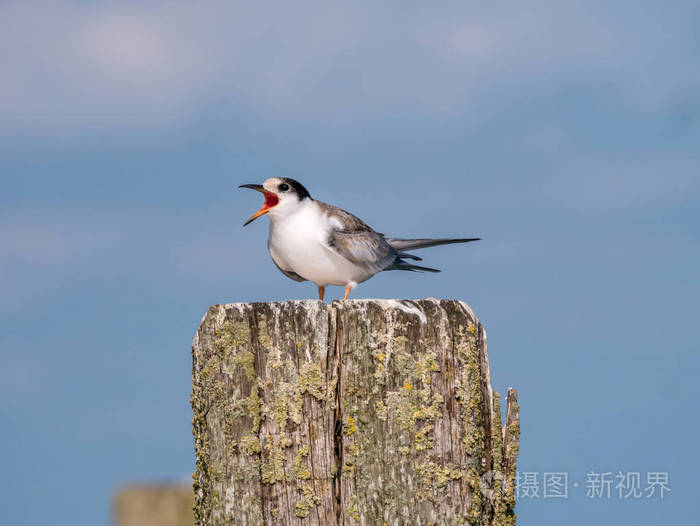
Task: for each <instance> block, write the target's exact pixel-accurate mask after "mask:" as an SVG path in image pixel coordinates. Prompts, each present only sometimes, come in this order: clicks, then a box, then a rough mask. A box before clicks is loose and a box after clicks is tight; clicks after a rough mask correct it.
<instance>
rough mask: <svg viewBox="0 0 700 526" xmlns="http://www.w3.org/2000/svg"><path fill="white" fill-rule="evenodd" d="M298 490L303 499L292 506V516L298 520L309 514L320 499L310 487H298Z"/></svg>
mask: <svg viewBox="0 0 700 526" xmlns="http://www.w3.org/2000/svg"><path fill="white" fill-rule="evenodd" d="M299 489H300V490H301V492H302V496H303V498H302V500H300V501H298V502H297V503H296V504H295V505H294V514H295V515H296V516H297V517H299V518H300V519H303V518H305V517H307V516H308V515H309V513H311V510H313V509H314V507H315V506H318V504H319V503H320V502H321V499H320V497H319V496H318V495H316V493H314V490H313V488H312V487H311V486H308V485H303V486H300V487H299Z"/></svg>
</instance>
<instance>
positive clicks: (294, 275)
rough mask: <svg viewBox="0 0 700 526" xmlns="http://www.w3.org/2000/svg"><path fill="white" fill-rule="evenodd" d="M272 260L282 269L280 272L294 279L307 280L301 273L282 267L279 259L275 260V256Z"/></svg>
mask: <svg viewBox="0 0 700 526" xmlns="http://www.w3.org/2000/svg"><path fill="white" fill-rule="evenodd" d="M272 262H273V263H274V264H275V266H276V267H277V268H278V269H280V272H281V273H282V274H284V275H285V276H287V277H288V278H289V279H293V280H294V281H299V282H301V281H306V279H304V278H302V277H301V276H300V275H299V274H297V273H296V272H292V271H291V270H284V269H283V268H282V267H280V266H279V265H278V264H277V261H275V258H272Z"/></svg>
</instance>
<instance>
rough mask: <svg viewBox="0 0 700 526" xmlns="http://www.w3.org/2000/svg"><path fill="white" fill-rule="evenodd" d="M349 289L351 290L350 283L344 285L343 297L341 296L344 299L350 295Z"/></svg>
mask: <svg viewBox="0 0 700 526" xmlns="http://www.w3.org/2000/svg"><path fill="white" fill-rule="evenodd" d="M351 290H352V287H351V286H350V285H345V297H344V298H343V299H344V300H346V299H348V296H349V295H350V291H351Z"/></svg>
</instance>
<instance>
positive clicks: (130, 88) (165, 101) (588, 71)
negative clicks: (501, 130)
mask: <svg viewBox="0 0 700 526" xmlns="http://www.w3.org/2000/svg"><path fill="white" fill-rule="evenodd" d="M615 17H616V14H615V13H613V12H610V13H607V14H606V10H605V9H603V8H602V7H601V6H598V8H596V7H595V6H593V5H591V4H590V3H585V5H584V4H581V5H579V6H577V5H576V4H574V3H567V5H566V10H564V9H563V7H561V6H560V5H559V3H557V2H551V1H541V2H534V3H528V4H527V5H524V4H517V3H514V4H512V5H510V6H508V7H507V8H505V7H498V8H496V7H489V6H481V7H474V6H473V5H472V4H454V5H452V6H450V7H449V9H448V8H445V9H440V8H436V7H434V6H430V7H428V6H423V7H421V6H412V7H407V6H405V5H403V6H402V8H401V9H390V8H388V7H382V6H377V5H376V4H374V3H346V4H343V5H340V4H327V3H323V2H294V3H278V4H276V5H274V6H271V5H267V4H266V5H262V4H250V3H234V4H231V3H228V2H219V1H212V2H207V3H204V4H202V3H198V4H196V5H195V4H188V3H171V2H150V3H136V2H133V3H121V4H118V5H115V4H110V3H100V4H85V3H82V2H66V1H63V2H60V1H59V2H18V3H3V6H2V7H0V20H2V22H1V24H2V31H0V49H1V50H2V51H0V67H1V68H2V71H3V78H4V81H3V83H2V86H0V118H1V119H2V121H3V122H4V123H5V124H4V128H5V129H4V130H3V134H5V135H11V134H13V133H14V134H16V133H20V134H23V135H25V136H28V137H41V136H43V137H58V138H66V137H76V136H77V137H82V136H85V135H90V134H95V133H98V134H100V133H120V132H126V134H125V135H129V134H134V133H137V134H143V133H148V132H153V131H157V130H159V129H167V128H169V127H173V126H184V125H186V124H187V123H188V121H189V119H191V118H192V116H193V115H196V113H197V112H198V111H199V110H201V109H202V108H206V107H210V106H212V105H215V106H217V107H218V108H219V109H220V111H229V112H236V111H239V110H243V109H244V110H245V111H248V112H250V111H252V112H260V113H261V114H263V115H265V116H267V117H270V118H282V119H284V118H295V119H301V120H316V121H319V120H320V121H326V122H337V121H339V120H358V119H362V118H365V119H369V118H378V117H379V116H381V115H382V114H386V113H388V112H389V113H391V112H397V111H406V110H409V109H410V110H409V111H410V112H413V113H416V112H417V113H421V112H425V113H426V114H429V115H431V116H433V117H437V118H441V115H449V114H452V113H454V112H459V111H463V110H464V109H465V108H469V107H471V106H473V105H474V104H476V103H478V101H479V100H480V97H483V96H485V95H488V94H491V92H492V90H494V89H498V90H499V91H501V92H503V93H504V94H506V98H507V93H509V92H510V90H512V92H516V93H517V91H519V90H523V89H532V88H533V86H537V85H538V84H539V83H543V84H546V85H548V86H551V85H552V84H553V83H554V84H556V82H557V78H559V79H560V81H561V80H563V79H571V78H574V79H575V78H580V79H590V80H592V81H594V80H593V79H596V78H597V79H600V78H601V77H605V78H607V80H606V82H610V83H612V84H613V85H615V84H622V85H624V88H623V89H625V90H626V91H628V92H629V94H630V97H629V100H630V101H634V100H646V101H647V102H648V103H652V102H653V99H654V96H652V95H649V94H645V91H648V87H647V86H645V84H644V83H643V82H639V75H640V70H642V69H644V68H645V67H646V66H648V65H649V66H651V67H652V68H654V69H656V70H657V71H658V72H659V73H661V74H663V73H664V72H665V71H666V69H667V68H666V66H665V65H664V63H663V62H660V61H658V60H657V61H652V63H651V64H649V61H648V60H646V59H644V58H643V57H644V56H648V53H645V50H646V51H649V52H650V53H651V55H652V56H656V57H659V56H663V54H664V51H665V50H668V49H670V48H672V47H674V46H678V45H679V44H682V42H678V39H679V38H682V37H677V38H675V39H667V38H661V37H660V36H659V35H658V34H655V33H651V34H647V33H644V29H645V24H647V23H649V24H651V23H652V22H653V20H651V19H642V20H639V19H637V20H635V21H634V24H629V25H625V24H618V25H616V22H615V20H616V18H615ZM620 63H625V64H627V66H628V67H627V68H625V69H624V70H622V69H620V67H619V64H620ZM647 73H651V72H648V71H644V74H647ZM679 75H682V76H684V78H686V80H687V82H686V83H685V85H686V88H685V89H681V91H684V93H685V92H687V86H688V85H695V86H696V87H697V85H698V82H699V80H700V79H699V78H698V76H697V75H695V76H694V77H693V74H692V73H691V72H679ZM693 83H694V84H693ZM678 84H679V82H678V79H677V78H676V79H666V80H663V77H662V78H661V79H656V82H655V83H654V86H653V90H652V91H653V93H654V94H656V95H657V96H663V97H668V96H670V95H673V93H672V92H673V89H674V88H673V87H674V86H678ZM681 84H682V83H681ZM679 89H680V88H679ZM676 91H677V90H676ZM650 101H651V102H650ZM657 102H658V101H657Z"/></svg>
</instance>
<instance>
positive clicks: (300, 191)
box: [280, 177, 311, 201]
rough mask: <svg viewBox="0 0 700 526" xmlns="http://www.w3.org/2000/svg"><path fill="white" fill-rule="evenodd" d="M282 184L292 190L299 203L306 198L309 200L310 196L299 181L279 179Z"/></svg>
mask: <svg viewBox="0 0 700 526" xmlns="http://www.w3.org/2000/svg"><path fill="white" fill-rule="evenodd" d="M280 179H281V180H282V182H283V183H286V184H288V185H289V186H290V187H291V188H292V189H294V192H295V193H296V194H297V196H299V201H303V200H304V199H306V198H307V197H308V198H309V199H311V194H309V191H308V190H307V189H306V188H304V185H303V184H301V183H300V182H299V181H297V180H295V179H290V178H289V177H280Z"/></svg>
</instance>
